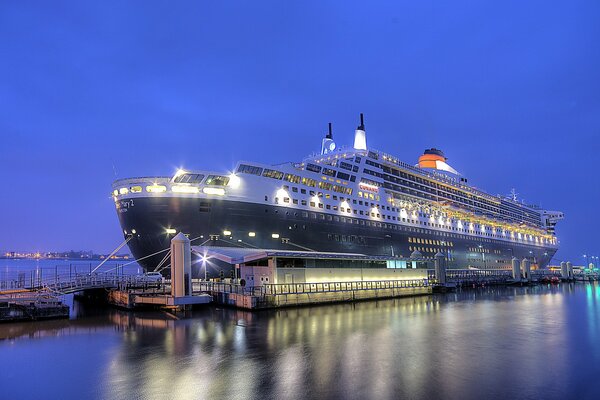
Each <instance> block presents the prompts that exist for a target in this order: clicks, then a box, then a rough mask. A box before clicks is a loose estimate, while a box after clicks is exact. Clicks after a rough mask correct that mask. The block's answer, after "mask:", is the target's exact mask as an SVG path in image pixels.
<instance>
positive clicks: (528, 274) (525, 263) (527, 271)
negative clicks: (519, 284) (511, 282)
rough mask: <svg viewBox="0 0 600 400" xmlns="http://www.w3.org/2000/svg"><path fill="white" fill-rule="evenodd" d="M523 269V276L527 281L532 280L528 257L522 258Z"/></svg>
mask: <svg viewBox="0 0 600 400" xmlns="http://www.w3.org/2000/svg"><path fill="white" fill-rule="evenodd" d="M521 269H522V270H523V277H524V278H525V279H526V280H527V282H531V264H530V262H529V260H528V259H527V258H524V259H523V260H521Z"/></svg>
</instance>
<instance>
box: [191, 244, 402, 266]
mask: <svg viewBox="0 0 600 400" xmlns="http://www.w3.org/2000/svg"><path fill="white" fill-rule="evenodd" d="M192 252H193V253H196V254H198V255H200V256H203V257H211V258H216V259H217V260H220V261H223V262H226V263H228V264H242V263H248V262H252V261H257V260H264V259H266V258H269V257H282V258H303V259H318V260H363V261H387V260H400V258H398V257H391V256H368V255H365V254H357V253H329V252H316V251H290V250H275V249H250V248H242V247H216V246H192Z"/></svg>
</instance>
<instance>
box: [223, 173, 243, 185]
mask: <svg viewBox="0 0 600 400" xmlns="http://www.w3.org/2000/svg"><path fill="white" fill-rule="evenodd" d="M241 183H242V180H241V179H240V177H239V176H237V175H235V174H231V175H229V183H228V184H227V186H229V187H230V188H232V189H237V188H239V187H240V184H241Z"/></svg>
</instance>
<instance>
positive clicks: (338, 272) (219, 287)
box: [0, 233, 594, 321]
mask: <svg viewBox="0 0 600 400" xmlns="http://www.w3.org/2000/svg"><path fill="white" fill-rule="evenodd" d="M192 253H196V254H197V255H201V256H202V259H203V262H211V260H212V261H215V262H216V261H218V262H220V263H224V264H227V265H229V266H231V267H232V272H233V276H234V278H232V279H220V280H217V281H209V280H206V279H204V280H202V279H197V278H196V279H192V271H191V257H192ZM431 264H433V265H431ZM171 266H172V268H171V277H170V279H162V280H159V281H157V280H156V278H152V277H151V276H147V275H123V274H114V273H112V274H109V273H95V272H93V271H92V272H90V273H86V274H75V275H73V274H69V275H68V276H58V275H55V276H51V277H48V278H47V279H46V280H33V279H32V280H30V281H26V280H23V279H20V280H17V281H5V282H0V321H15V320H36V319H43V318H65V317H68V315H69V308H68V307H67V306H66V305H64V303H63V301H62V298H63V296H65V295H67V294H76V295H78V296H82V297H87V298H90V299H94V300H97V299H101V300H104V301H105V302H106V303H107V304H109V305H112V306H116V307H119V308H123V309H128V310H133V309H139V308H159V309H163V310H167V311H171V312H178V311H185V310H189V309H190V308H191V307H193V306H201V305H206V304H209V303H212V304H214V305H218V306H228V307H235V308H240V309H245V310H261V309H269V308H280V307H295V306H304V305H317V304H326V303H333V302H353V301H362V300H373V299H385V298H393V297H404V296H419V295H428V294H432V293H445V292H448V291H452V290H455V289H457V288H461V287H480V286H489V285H535V284H540V283H558V282H572V281H579V280H583V279H584V278H587V279H588V280H589V279H590V278H591V279H594V277H592V275H586V276H583V275H581V273H574V271H573V266H572V264H571V263H562V264H561V271H560V273H558V272H554V271H549V270H531V266H530V261H529V260H527V259H523V260H521V261H519V260H517V259H516V258H513V260H512V269H483V270H482V269H447V268H446V259H445V256H444V255H443V254H441V253H438V254H436V256H435V258H434V260H425V259H401V258H399V257H394V258H391V257H386V256H367V255H362V254H345V253H323V252H312V251H289V250H286V251H283V250H269V249H254V248H251V249H250V248H239V247H238V248H232V247H202V246H191V245H190V241H189V239H188V238H187V237H185V235H183V234H181V233H180V234H178V235H177V236H175V237H174V238H173V239H172V242H171ZM431 266H433V268H430V267H431ZM204 267H205V268H206V265H205V266H204Z"/></svg>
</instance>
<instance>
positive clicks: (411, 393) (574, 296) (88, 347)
mask: <svg viewBox="0 0 600 400" xmlns="http://www.w3.org/2000/svg"><path fill="white" fill-rule="evenodd" d="M599 310H600V287H599V286H596V285H592V284H589V285H583V284H577V285H574V284H570V285H560V286H554V287H546V286H544V287H532V288H488V289H479V290H472V291H465V292H459V293H455V294H449V295H438V296H432V297H429V296H426V297H416V298H408V299H395V300H384V301H378V302H362V303H356V304H340V305H329V306H321V307H313V308H296V309H283V310H277V311H269V312H258V313H249V312H244V311H236V310H231V309H214V308H205V309H203V310H197V311H194V313H193V315H192V316H190V317H189V318H185V319H177V318H174V317H172V316H169V315H168V314H165V313H161V312H145V313H127V312H123V311H118V310H108V311H107V310H94V309H91V308H90V307H89V306H83V305H78V313H80V315H85V317H81V318H79V319H75V320H64V321H47V322H41V323H23V324H10V325H8V324H5V325H0V337H2V338H8V339H5V340H3V341H0V357H1V359H2V361H3V365H4V366H6V365H10V368H8V369H5V370H4V371H3V373H2V374H0V387H2V396H0V397H2V398H42V397H44V398H63V399H64V398H106V399H109V398H110V399H127V398H139V399H154V398H181V399H202V398H206V399H218V398H244V399H247V398H272V399H285V398H307V397H309V398H357V399H364V398H423V399H425V398H426V399H433V398H451V399H455V398H461V399H471V398H472V399H475V398H486V399H489V398H544V399H554V398H556V399H560V398H578V399H582V398H590V399H591V398H599V397H600V388H596V386H595V380H594V378H595V376H597V375H598V374H599V373H600V343H598V330H597V329H598V327H599V326H600V325H599V321H598V319H599V318H600V316H599V313H598V311H599ZM32 377H35V381H36V382H37V384H36V385H35V386H31V385H27V382H28V381H29V380H30V379H31V378H32Z"/></svg>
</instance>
